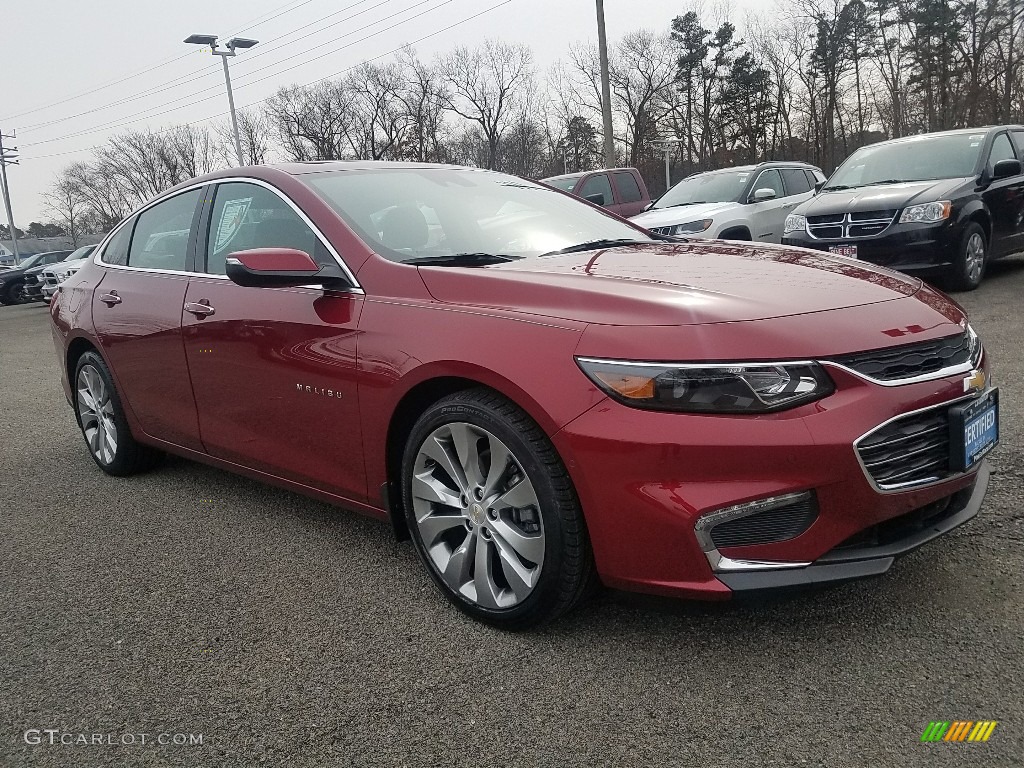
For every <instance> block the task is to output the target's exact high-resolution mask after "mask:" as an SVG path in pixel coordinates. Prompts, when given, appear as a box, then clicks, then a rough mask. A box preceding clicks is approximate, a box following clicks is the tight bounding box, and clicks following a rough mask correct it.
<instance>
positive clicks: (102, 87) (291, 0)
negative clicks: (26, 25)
mask: <svg viewBox="0 0 1024 768" xmlns="http://www.w3.org/2000/svg"><path fill="white" fill-rule="evenodd" d="M312 1H313V0H301V2H299V3H298V5H294V6H293V7H291V8H287V9H286V10H282V11H281V12H280V13H278V14H277V15H275V16H271V17H270V18H269V19H262V17H263V16H266V15H267V14H266V13H264V14H260V16H256V17H254V18H253V19H250V20H249V21H247V22H246V23H245V24H246V26H244V27H242V29H240V30H239V31H240V32H242V31H245V30H247V29H249V28H250V27H253V26H256V25H257V22H258V23H259V24H264V23H266V22H267V21H270V20H271V19H276V18H277V17H278V16H282V15H284V14H285V13H290V12H291V11H294V10H296V9H297V8H301V7H302V6H303V5H307V4H308V3H311V2H312ZM294 2H295V0H289V2H287V3H285V4H284V5H283V6H279V8H284V7H285V6H288V5H291V4H292V3H294ZM267 13H273V11H268V12H267ZM260 19H262V20H260ZM233 34H237V33H233ZM192 54H193V51H189V52H188V53H183V54H181V55H180V56H174V57H172V58H170V59H166V60H164V61H161V62H160V63H159V64H154V65H153V66H151V67H147V68H146V69H142V70H139V71H138V72H135V73H134V74H131V75H125V76H124V77H121V78H118V79H117V80H111V81H110V82H109V83H104V84H103V85H99V86H96V87H95V88H93V89H91V90H88V91H84V92H82V93H79V94H76V95H74V96H68V97H66V98H64V99H61V100H60V101H54V102H51V103H50V104H44V105H43V106H41V107H35V108H33V109H27V110H25V111H24V112H18V113H17V114H14V115H11V116H10V117H8V118H7V119H8V120H12V119H14V118H16V117H24V116H25V115H31V114H34V113H36V112H42V111H43V110H46V109H50V108H51V107H58V106H60V105H61V104H67V103H68V102H69V101H76V100H77V99H80V98H82V97H83V96H90V95H92V94H94V93H99V92H100V91H104V90H106V89H107V88H111V87H113V86H115V85H119V84H120V83H125V82H127V81H129V80H134V79H135V78H136V77H140V76H141V75H145V74H147V73H148V72H152V71H153V70H156V69H160V68H161V67H165V66H167V65H168V64H173V63H174V62H176V61H181V60H182V59H184V58H187V57H189V56H191V55H192ZM213 68H214V69H215V68H216V67H213ZM83 114H86V113H83ZM22 130H23V131H24V130H27V129H22Z"/></svg>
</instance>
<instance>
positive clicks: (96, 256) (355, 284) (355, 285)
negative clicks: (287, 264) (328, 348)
mask: <svg viewBox="0 0 1024 768" xmlns="http://www.w3.org/2000/svg"><path fill="white" fill-rule="evenodd" d="M239 182H240V183H245V184H255V185H256V186H259V187H264V188H265V189H269V190H270V191H271V192H273V193H274V194H275V195H277V196H278V197H279V198H281V199H282V200H284V202H285V203H287V204H288V206H289V207H290V208H291V209H292V210H293V211H295V213H296V214H298V216H299V218H300V219H302V221H303V222H305V224H306V226H308V227H309V228H310V229H311V230H313V234H314V235H316V237H317V239H318V240H319V241H320V243H321V244H322V245H323V246H324V248H326V249H327V251H328V253H330V254H331V256H332V257H334V260H335V261H336V262H337V263H338V266H339V267H341V269H342V271H343V272H344V273H345V276H346V278H348V280H349V282H351V283H352V287H351V288H348V289H346V292H347V293H354V294H361V295H366V291H364V290H363V287H362V286H361V285H360V284H359V281H358V280H356V276H355V275H354V274H353V273H352V270H350V269H349V268H348V264H346V263H345V261H344V259H342V258H341V255H340V254H339V253H338V252H337V251H336V250H335V248H334V246H333V245H331V243H330V241H329V240H328V239H327V237H325V236H324V233H323V232H321V231H320V228H319V227H317V226H316V224H314V223H313V221H312V220H311V219H310V218H309V217H308V216H307V215H306V214H305V213H304V212H303V211H302V209H300V208H299V207H298V206H297V205H296V204H295V203H294V202H293V201H292V200H291V198H289V197H288V196H287V195H285V194H284V192H282V191H281V190H279V189H278V188H277V187H275V186H274V185H273V184H270V183H268V182H266V181H264V180H263V179H255V178H252V177H250V176H226V177H224V178H220V179H210V180H207V181H202V182H197V183H195V184H191V185H189V186H188V187H185V188H184V189H178V190H175V191H174V192H173V193H169V194H165V195H162V196H161V197H158V198H157V199H156V200H151V201H150V202H149V203H147V204H146V205H144V206H143V207H142V208H139V209H138V210H135V211H132V212H131V213H130V214H128V216H126V217H125V220H124V221H122V222H121V223H120V224H119V225H117V226H116V227H114V229H112V230H111V231H110V234H108V235H107V236H106V237H105V238H104V239H103V240H102V241H101V242H100V244H99V245H98V246H97V247H96V250H95V251H93V257H92V260H93V263H94V264H96V265H97V266H101V267H106V268H107V269H122V270H127V271H130V272H151V273H154V274H163V275H184V276H186V277H212V278H216V279H221V280H229V279H230V278H228V276H227V275H214V274H211V273H209V272H189V271H185V270H178V269H156V268H151V267H132V266H130V265H127V264H110V263H108V262H106V261H103V260H102V259H101V258H100V256H101V255H102V254H103V252H104V251H105V250H106V247H107V244H108V242H109V241H110V240H111V239H112V238H113V237H114V235H116V234H117V233H118V232H119V231H120V230H121V227H123V226H125V224H127V223H128V222H129V221H130V220H131V219H133V218H134V217H136V216H139V215H141V214H143V213H145V212H146V211H147V210H149V209H150V208H152V207H153V206H154V205H158V204H159V203H162V202H164V201H165V200H169V199H170V198H172V197H177V196H178V195H182V194H185V193H186V192H191V191H193V190H195V189H201V188H203V187H205V186H207V185H220V184H229V183H239ZM302 287H305V286H302ZM308 287H310V288H314V289H317V290H322V289H323V286H320V285H311V286H308Z"/></svg>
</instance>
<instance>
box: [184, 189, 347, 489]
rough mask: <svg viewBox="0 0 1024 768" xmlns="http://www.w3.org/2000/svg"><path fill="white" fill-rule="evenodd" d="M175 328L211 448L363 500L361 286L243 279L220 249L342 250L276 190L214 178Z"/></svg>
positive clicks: (329, 254)
mask: <svg viewBox="0 0 1024 768" xmlns="http://www.w3.org/2000/svg"><path fill="white" fill-rule="evenodd" d="M198 243H199V245H198V249H197V254H198V255H197V266H198V270H199V271H200V272H202V273H203V274H202V275H197V276H194V277H193V278H192V279H191V280H190V281H189V285H188V289H187V292H186V295H185V300H184V309H185V314H184V320H183V335H184V339H185V349H186V354H187V357H188V364H189V370H190V371H191V375H192V388H193V391H194V392H195V398H196V404H197V408H198V411H199V430H200V435H201V436H202V441H203V445H204V446H205V447H206V450H207V451H208V452H209V453H210V454H211V455H213V456H216V457H218V458H222V459H226V460H228V461H231V462H234V463H237V464H241V465H244V466H246V467H250V468H253V469H257V470H260V471H263V472H267V473H270V474H272V475H276V476H280V477H284V478H287V479H289V480H292V481H295V482H300V483H303V484H305V485H308V486H310V487H313V488H318V489H320V490H325V491H328V492H331V493H336V494H340V495H342V496H345V497H347V498H351V499H354V500H365V498H366V474H365V467H364V462H363V453H362V434H361V430H360V422H359V399H358V392H357V388H356V352H357V348H356V342H357V328H358V322H359V314H360V311H361V309H362V304H363V296H362V292H361V291H358V290H356V291H350V292H344V291H335V290H325V289H323V288H321V287H318V286H317V287H300V288H266V287H263V288H247V287H242V286H240V285H236V284H235V283H233V282H231V281H230V280H229V279H228V278H227V277H226V276H225V274H224V273H225V259H226V258H227V257H228V255H229V254H231V253H233V252H235V251H240V250H247V249H252V248H269V247H286V248H296V249H298V250H301V251H304V252H306V253H308V254H310V255H311V256H312V257H313V258H314V259H315V260H317V261H318V262H320V263H330V262H331V261H332V260H335V259H337V260H338V261H339V262H340V258H339V257H338V256H337V254H336V253H335V252H334V251H333V249H332V248H330V246H329V244H328V243H327V241H326V240H325V239H324V238H323V237H322V235H320V234H319V232H317V231H314V228H313V227H312V226H311V223H310V221H309V220H308V219H307V218H306V217H305V216H304V215H303V214H302V213H301V212H300V211H299V209H298V208H296V207H295V206H294V205H293V204H292V203H291V202H290V201H289V200H288V199H287V198H286V197H285V196H284V195H283V194H282V193H280V192H279V191H277V190H276V189H274V188H273V187H270V186H269V185H265V184H263V183H262V182H257V181H254V180H249V181H227V182H223V183H220V184H218V185H217V187H216V189H215V190H214V192H213V197H212V201H211V202H208V203H207V206H206V209H205V211H204V214H203V219H202V222H201V224H200V234H199V238H198Z"/></svg>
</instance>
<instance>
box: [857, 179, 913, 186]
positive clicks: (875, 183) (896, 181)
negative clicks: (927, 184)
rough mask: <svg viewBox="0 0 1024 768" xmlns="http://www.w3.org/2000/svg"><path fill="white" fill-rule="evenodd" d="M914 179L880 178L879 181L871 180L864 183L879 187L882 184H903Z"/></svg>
mask: <svg viewBox="0 0 1024 768" xmlns="http://www.w3.org/2000/svg"><path fill="white" fill-rule="evenodd" d="M911 181H914V179H882V180H881V181H871V182H868V183H867V184H865V185H864V186H866V187H880V186H881V185H883V184H904V183H908V182H911Z"/></svg>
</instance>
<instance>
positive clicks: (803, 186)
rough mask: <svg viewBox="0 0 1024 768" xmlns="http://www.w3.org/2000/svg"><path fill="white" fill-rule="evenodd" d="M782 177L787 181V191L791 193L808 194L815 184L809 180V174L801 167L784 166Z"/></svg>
mask: <svg viewBox="0 0 1024 768" xmlns="http://www.w3.org/2000/svg"><path fill="white" fill-rule="evenodd" d="M782 179H783V181H785V182H786V192H787V193H788V194H790V195H803V194H806V193H807V192H810V191H811V187H812V186H813V184H809V183H808V182H807V174H805V173H804V172H803V170H802V169H800V168H783V169H782Z"/></svg>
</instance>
